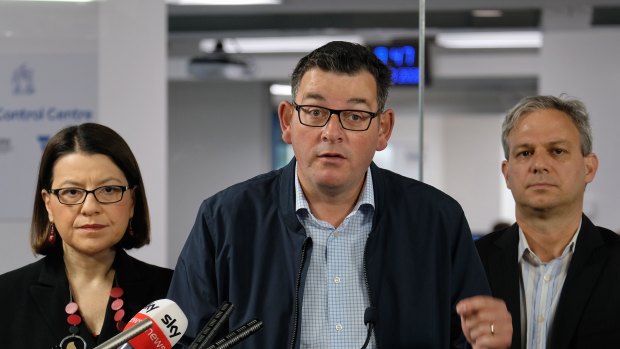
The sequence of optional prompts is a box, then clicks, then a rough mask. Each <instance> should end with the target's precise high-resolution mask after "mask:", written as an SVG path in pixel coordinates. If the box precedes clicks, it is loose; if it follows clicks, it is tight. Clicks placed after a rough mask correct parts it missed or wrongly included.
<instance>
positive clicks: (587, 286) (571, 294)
mask: <svg viewBox="0 0 620 349" xmlns="http://www.w3.org/2000/svg"><path fill="white" fill-rule="evenodd" d="M608 256H609V250H608V249H607V248H605V243H604V241H603V238H602V237H601V233H600V231H599V229H597V228H596V226H594V224H593V223H592V222H591V221H590V220H589V219H588V217H586V216H585V215H583V216H582V223H581V231H580V233H579V236H578V237H577V244H576V246H575V253H574V254H573V259H572V261H571V263H570V266H569V267H568V272H567V275H566V280H565V281H564V286H563V287H562V293H561V294H560V299H559V301H558V307H557V310H556V312H555V318H554V319H555V320H554V323H553V328H552V330H551V341H550V345H549V347H550V348H568V347H569V343H570V342H571V341H572V335H571V334H573V333H575V331H576V329H577V325H578V324H579V321H580V319H581V316H582V314H583V311H584V308H585V307H586V305H587V303H588V299H589V298H590V294H591V293H592V290H593V288H594V286H595V285H596V280H598V278H599V276H600V274H601V272H602V271H603V269H604V267H605V263H606V261H607V259H608Z"/></svg>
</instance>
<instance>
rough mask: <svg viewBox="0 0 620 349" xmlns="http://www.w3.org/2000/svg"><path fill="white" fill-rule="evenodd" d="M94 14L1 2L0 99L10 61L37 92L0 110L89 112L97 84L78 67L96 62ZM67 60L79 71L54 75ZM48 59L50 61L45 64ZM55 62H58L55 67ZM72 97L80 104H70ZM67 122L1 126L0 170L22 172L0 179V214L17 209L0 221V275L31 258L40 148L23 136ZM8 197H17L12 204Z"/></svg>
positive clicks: (88, 7)
mask: <svg viewBox="0 0 620 349" xmlns="http://www.w3.org/2000/svg"><path fill="white" fill-rule="evenodd" d="M97 16H98V12H97V7H96V6H95V5H93V4H82V5H75V4H49V3H48V4H34V3H28V2H23V3H19V2H17V3H16V2H10V3H7V2H0V56H1V57H2V58H0V70H2V73H1V74H0V76H2V77H3V78H2V79H1V81H0V89H2V92H3V93H1V94H0V95H2V96H6V95H8V91H9V90H10V89H11V80H10V77H11V75H10V74H11V71H12V70H13V69H15V67H16V66H15V65H14V62H15V59H17V60H18V61H19V62H22V61H23V62H25V63H27V64H28V65H30V68H32V69H33V84H34V88H35V91H36V93H35V94H33V95H32V96H15V97H13V98H14V100H11V101H7V100H1V101H0V106H2V107H5V108H6V107H13V108H16V107H20V106H21V107H23V106H24V105H28V104H29V103H30V104H34V105H39V106H41V107H43V106H45V107H47V106H58V105H59V104H61V105H63V104H65V103H67V104H69V105H71V103H74V104H73V105H74V106H75V104H79V103H84V102H85V101H84V100H85V99H86V100H88V101H87V102H86V103H87V104H89V106H90V107H91V108H93V109H94V106H93V105H92V104H95V103H93V102H92V101H93V100H94V99H96V97H95V96H96V93H97V86H96V82H95V81H93V82H92V83H89V80H88V79H93V80H94V77H95V76H96V71H94V68H93V65H92V64H90V63H89V62H86V63H85V64H82V63H84V61H85V60H86V61H89V60H96V52H97V29H96V23H97ZM7 57H10V59H7ZM67 57H71V58H72V59H73V61H74V62H79V63H78V64H79V65H80V67H79V68H80V69H78V68H77V67H75V69H67V70H66V71H60V72H59V71H53V70H54V69H56V70H58V67H59V66H66V64H63V63H62V62H63V60H64V59H66V58H67ZM50 58H53V59H50ZM51 60H54V61H55V63H51V62H49V61H51ZM58 62H60V64H57V63H58ZM84 65H85V66H87V68H86V69H82V68H83V66H84ZM35 68H36V69H35ZM76 86H78V87H77V88H78V89H81V92H82V93H81V94H80V95H79V97H78V95H77V94H76V95H71V94H69V93H68V92H67V91H68V90H72V89H75V88H76ZM75 98H80V99H81V100H80V101H72V100H74V99H75ZM7 99H8V98H7ZM28 100H30V101H28ZM39 103H40V104H39ZM7 104H9V105H7ZM10 104H13V105H10ZM20 104H21V105H20ZM66 123H70V121H69V122H66ZM66 123H62V122H61V123H51V122H38V123H31V122H23V123H20V125H17V124H15V123H10V122H4V123H0V127H4V129H2V131H6V130H10V131H9V132H10V133H11V134H8V135H6V136H7V137H8V141H7V142H10V143H9V147H8V148H9V149H5V151H0V166H3V167H4V166H6V167H9V168H11V169H13V170H14V171H15V173H19V174H21V177H20V178H19V179H17V180H16V179H15V178H10V179H9V178H0V180H2V181H4V183H3V184H5V185H8V186H10V187H11V190H10V191H9V193H7V192H3V193H1V195H2V197H3V199H2V200H0V210H2V211H3V212H7V211H21V212H18V213H17V212H16V213H15V214H13V215H12V217H6V218H5V219H1V220H0V241H2V243H1V244H0V273H3V272H5V271H9V270H11V269H14V268H17V267H20V266H22V265H25V264H27V263H31V262H33V261H34V260H35V256H34V255H33V254H32V252H31V250H30V234H29V229H30V217H31V215H32V200H33V199H34V196H35V186H36V174H37V170H38V166H39V159H40V156H39V154H40V152H39V151H40V148H39V145H38V144H35V145H34V146H35V147H37V150H36V151H33V152H30V151H29V150H30V148H26V147H25V144H26V143H28V142H27V141H26V140H25V138H30V137H31V136H32V135H33V134H49V133H54V132H56V131H57V130H58V129H60V128H61V127H63V126H64V125H65V124H66ZM41 124H46V125H43V126H42V125H41ZM52 128H54V129H53V130H52ZM1 133H2V134H3V135H2V136H0V138H4V137H5V135H4V134H5V133H6V132H1ZM32 138H34V137H32ZM34 141H35V140H34V139H30V143H28V145H29V146H33V144H32V143H33V142H34ZM6 182H9V183H6ZM12 197H16V199H15V200H13V199H12ZM20 197H21V199H20Z"/></svg>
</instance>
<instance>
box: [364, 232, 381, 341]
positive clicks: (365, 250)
mask: <svg viewBox="0 0 620 349" xmlns="http://www.w3.org/2000/svg"><path fill="white" fill-rule="evenodd" d="M367 262H368V238H367V239H366V244H364V263H363V267H364V283H365V284H366V291H367V293H368V306H369V307H371V308H373V305H372V292H371V291H370V285H369V284H368V272H367V268H366V263H367ZM374 325H376V324H373V328H372V333H374V332H375V326H374ZM375 339H376V338H375ZM371 340H372V334H371ZM378 347H379V345H378V344H377V349H378Z"/></svg>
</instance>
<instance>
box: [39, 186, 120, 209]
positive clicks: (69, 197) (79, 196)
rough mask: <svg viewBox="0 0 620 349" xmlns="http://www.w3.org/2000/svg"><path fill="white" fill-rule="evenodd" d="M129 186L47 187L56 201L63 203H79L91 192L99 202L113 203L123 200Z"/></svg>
mask: <svg viewBox="0 0 620 349" xmlns="http://www.w3.org/2000/svg"><path fill="white" fill-rule="evenodd" d="M127 190H129V186H122V185H104V186H102V187H99V188H95V189H93V190H86V189H83V188H59V189H48V193H50V194H54V195H56V197H57V198H58V201H59V202H60V203H61V204H64V205H80V204H83V203H84V201H86V197H87V196H88V194H91V193H92V194H93V196H94V197H95V200H97V201H98V202H99V203H100V204H113V203H115V202H119V201H121V200H123V194H124V193H125V192H126V191H127Z"/></svg>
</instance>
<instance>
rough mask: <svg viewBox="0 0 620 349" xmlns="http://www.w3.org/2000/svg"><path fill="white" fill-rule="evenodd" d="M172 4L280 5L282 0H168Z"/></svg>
mask: <svg viewBox="0 0 620 349" xmlns="http://www.w3.org/2000/svg"><path fill="white" fill-rule="evenodd" d="M166 2H167V3H168V4H171V5H278V4H281V3H282V0H166Z"/></svg>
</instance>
